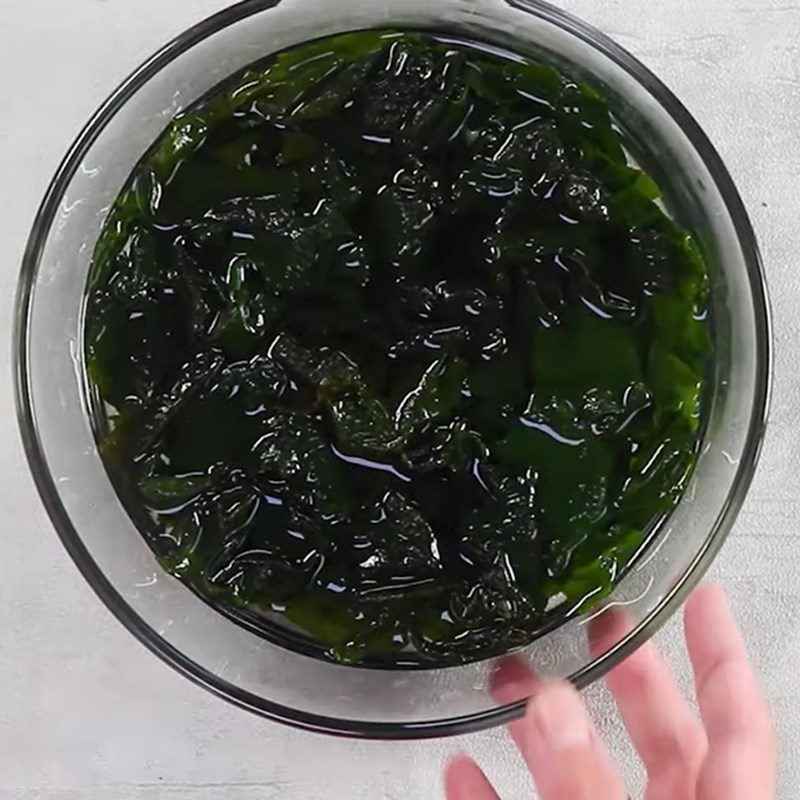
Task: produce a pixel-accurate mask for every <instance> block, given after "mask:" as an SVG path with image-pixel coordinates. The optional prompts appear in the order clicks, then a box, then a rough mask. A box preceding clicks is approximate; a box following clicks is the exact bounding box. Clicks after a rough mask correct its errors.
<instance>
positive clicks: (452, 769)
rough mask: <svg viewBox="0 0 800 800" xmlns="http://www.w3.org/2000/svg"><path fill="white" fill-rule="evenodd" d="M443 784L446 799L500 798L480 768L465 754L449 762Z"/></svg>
mask: <svg viewBox="0 0 800 800" xmlns="http://www.w3.org/2000/svg"><path fill="white" fill-rule="evenodd" d="M444 786H445V796H446V797H447V800H500V798H499V797H498V796H497V793H496V792H495V790H494V789H493V788H492V785H491V784H490V783H489V781H488V780H487V778H486V776H485V775H484V774H483V771H482V770H481V768H480V767H479V766H478V765H477V764H476V763H475V762H474V761H473V760H472V759H471V758H467V757H466V756H459V757H458V758H455V759H453V761H451V762H450V764H449V765H448V767H447V772H446V773H445V777H444Z"/></svg>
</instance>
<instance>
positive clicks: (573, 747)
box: [516, 683, 625, 800]
mask: <svg viewBox="0 0 800 800" xmlns="http://www.w3.org/2000/svg"><path fill="white" fill-rule="evenodd" d="M516 738H517V739H518V741H519V744H520V750H521V752H522V755H523V757H524V759H525V761H526V762H527V764H528V767H529V769H530V771H531V775H533V779H534V781H535V782H536V786H537V788H538V789H539V792H540V794H541V797H542V800H623V798H624V797H625V792H624V791H623V788H622V781H621V780H620V778H619V775H618V774H617V772H616V771H615V770H614V768H613V767H612V766H611V760H610V758H609V757H608V754H607V753H606V752H605V750H604V748H603V747H602V745H601V744H600V742H599V740H598V738H597V735H596V733H595V731H594V726H593V725H592V722H591V720H590V718H589V715H588V713H587V712H586V709H585V708H584V705H583V702H582V701H581V698H580V695H579V694H578V692H577V691H576V690H575V689H574V688H573V687H572V686H570V685H569V684H567V683H553V684H545V685H543V686H542V687H541V688H540V689H539V690H538V691H537V693H536V696H535V697H534V699H533V700H532V701H531V703H530V705H529V706H528V711H527V713H526V715H525V719H524V720H523V721H522V723H521V724H520V727H519V728H518V730H517V735H516Z"/></svg>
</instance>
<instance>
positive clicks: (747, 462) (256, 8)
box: [12, 0, 772, 739]
mask: <svg viewBox="0 0 800 800" xmlns="http://www.w3.org/2000/svg"><path fill="white" fill-rule="evenodd" d="M278 2H279V0H242V1H241V2H239V3H236V4H235V5H232V6H230V7H228V8H226V9H224V10H222V11H220V12H218V13H216V14H214V15H212V16H210V17H208V18H207V19H205V20H203V21H202V22H200V23H198V24H196V25H194V26H193V27H191V28H189V29H188V30H186V31H185V32H184V33H182V34H180V35H179V36H177V37H176V38H174V39H173V40H172V41H170V42H168V43H167V44H166V45H164V46H163V47H162V48H161V49H160V50H158V51H157V52H156V53H155V54H154V55H153V56H151V57H150V58H149V59H148V60H147V61H146V62H144V63H143V64H142V65H141V66H140V67H139V68H138V69H136V70H135V71H134V72H133V73H132V74H131V75H130V76H129V77H128V78H127V79H126V80H125V81H124V82H123V83H122V84H121V85H120V86H119V87H118V88H117V89H116V90H115V91H114V93H113V94H112V95H111V96H110V97H109V98H108V99H107V100H106V101H105V102H104V103H103V104H102V105H101V106H100V108H99V109H98V110H97V111H96V112H95V114H94V116H93V117H92V118H91V119H90V120H89V122H88V123H87V124H86V126H85V127H84V129H83V130H82V132H81V133H80V134H79V135H78V137H77V139H76V140H75V142H74V143H73V144H72V146H71V147H70V149H69V151H68V152H67V154H66V156H65V157H64V159H63V161H62V162H61V164H60V166H59V168H58V170H57V171H56V173H55V175H54V177H53V179H52V181H51V183H50V185H49V187H48V189H47V191H46V194H45V197H44V199H43V201H42V204H41V206H40V208H39V211H38V213H37V215H36V218H35V221H34V224H33V228H32V231H31V234H30V237H29V240H28V244H27V248H26V250H25V254H24V256H23V261H22V268H21V272H20V279H19V285H18V289H17V296H16V302H15V310H14V322H13V325H14V330H13V344H12V358H13V369H14V380H15V395H16V406H17V418H18V423H19V426H20V432H21V436H22V442H23V445H24V448H25V453H26V456H27V459H28V463H29V466H30V469H31V472H32V474H33V478H34V481H35V483H36V487H37V489H38V491H39V494H40V496H41V498H42V501H43V503H44V506H45V508H46V510H47V513H48V515H49V517H50V519H51V521H52V523H53V525H54V527H55V529H56V532H57V534H58V536H59V538H60V539H61V541H62V543H63V545H64V547H65V548H66V550H67V552H68V553H69V555H70V557H71V558H72V559H73V561H74V562H75V564H76V565H77V567H78V569H79V571H80V572H81V574H82V575H83V577H84V578H85V579H86V580H87V582H88V583H89V585H90V586H91V587H92V589H93V590H94V591H95V593H96V594H97V595H98V597H99V598H100V599H101V600H102V602H103V603H104V604H105V605H106V606H107V607H108V608H109V610H110V611H111V612H112V613H113V614H114V616H115V617H116V618H117V619H118V620H119V621H120V622H121V623H122V624H123V625H124V626H125V627H126V628H127V629H128V631H129V632H130V633H132V634H133V635H134V636H135V637H136V638H137V639H138V640H139V641H140V642H141V643H142V644H144V645H145V647H147V648H148V649H149V650H150V651H151V652H153V653H154V654H155V655H157V656H158V657H159V658H160V659H161V660H163V661H164V662H166V663H167V664H169V665H170V666H171V667H172V668H173V669H175V670H177V671H178V672H179V673H180V674H182V675H184V676H185V677H186V678H188V679H189V680H191V681H192V682H194V683H195V684H198V685H200V686H202V687H204V688H205V689H206V690H208V691H209V692H211V693H212V694H214V695H217V696H218V697H221V698H223V699H224V700H227V701H228V702H230V703H232V704H234V705H235V706H238V707H240V708H243V709H246V710H248V711H251V712H253V713H256V714H258V715H260V716H263V717H266V718H269V719H272V720H274V721H277V722H281V723H284V724H287V725H290V726H293V727H297V728H300V729H303V730H307V731H314V732H318V733H327V734H332V735H336V736H343V737H351V738H370V739H421V738H431V737H437V736H448V735H457V734H464V733H471V732H475V731H479V730H483V729H485V728H488V727H492V726H494V725H500V724H505V723H508V722H510V721H512V720H514V719H516V718H518V717H520V716H521V715H522V713H523V712H524V703H523V702H517V703H513V704H510V705H506V706H501V707H498V708H494V709H490V710H487V711H483V712H481V713H478V714H471V715H468V716H463V717H457V718H452V719H442V720H432V721H426V722H421V723H394V722H393V723H378V722H359V721H352V720H340V719H334V718H330V717H323V716H319V715H315V714H311V713H307V712H301V711H298V710H296V709H292V708H289V707H286V706H282V705H280V704H277V703H273V702H271V701H269V700H266V699H265V698H263V697H259V696H258V695H255V694H253V693H250V692H247V691H244V690H242V689H241V688H239V687H237V686H235V685H233V684H231V683H229V682H227V681H225V680H222V679H221V678H219V677H217V676H216V675H214V674H212V673H211V672H210V671H208V670H206V669H204V668H203V667H200V666H199V665H198V664H196V663H195V662H194V661H192V660H190V659H189V658H187V657H186V656H185V655H184V654H183V653H181V652H180V651H179V650H178V649H176V648H175V647H173V646H172V645H170V644H169V643H167V642H166V641H165V640H164V639H162V638H161V637H160V636H159V635H158V633H156V631H154V630H153V629H152V628H150V627H149V626H148V625H147V624H146V623H145V622H144V621H143V620H142V619H141V618H140V617H139V616H138V615H137V614H136V612H134V610H133V609H132V608H131V607H130V606H129V605H128V604H127V603H126V602H125V600H124V599H123V598H122V596H121V595H120V594H119V593H118V592H117V590H116V589H115V588H114V586H113V585H112V584H111V582H110V581H109V580H108V579H107V578H106V576H105V575H104V574H103V572H102V571H101V570H100V568H99V567H98V565H97V564H96V563H95V561H94V560H93V558H92V556H91V554H90V553H89V551H88V549H87V548H86V546H85V545H84V544H83V541H82V539H81V537H80V534H79V533H78V531H77V530H76V529H75V527H74V526H73V524H72V522H71V520H70V518H69V515H68V514H67V512H66V510H65V508H64V506H63V504H62V503H61V500H60V499H59V496H58V492H57V491H56V485H55V481H54V477H53V475H52V474H51V472H50V470H49V467H48V464H47V460H46V458H45V455H44V450H43V447H42V443H41V441H40V438H39V431H38V429H37V425H36V421H35V415H34V411H33V402H32V397H31V393H30V384H29V369H30V361H29V359H30V353H29V341H28V334H29V324H30V311H31V297H32V290H33V287H34V282H35V278H36V275H37V270H38V267H39V263H40V260H41V256H42V252H43V249H44V245H45V242H46V240H47V237H48V234H49V232H50V229H51V226H52V224H53V222H54V220H55V218H56V215H57V212H58V208H59V205H60V203H61V200H62V198H63V195H64V192H65V190H66V188H67V186H68V185H69V183H70V181H71V180H72V178H73V176H74V174H75V172H76V171H77V169H78V168H79V166H80V164H81V161H82V159H83V156H84V155H85V153H86V152H87V150H88V149H89V148H90V147H91V145H92V144H93V143H94V141H95V140H96V139H97V138H98V136H99V135H100V134H101V132H102V131H103V129H104V128H105V126H106V125H107V123H108V122H109V120H110V119H111V118H112V117H114V115H115V114H116V113H117V111H118V110H119V109H120V108H122V106H124V105H125V103H126V102H127V101H128V100H129V99H130V98H131V97H132V96H133V95H134V94H136V92H138V91H139V89H140V88H142V87H143V86H144V85H145V84H146V83H147V82H148V81H149V80H150V79H151V78H152V77H153V76H154V75H156V74H157V73H158V72H159V71H160V70H161V69H163V68H164V67H165V66H166V65H167V64H169V63H170V62H171V61H173V60H175V59H176V58H177V57H179V56H180V55H181V54H183V53H184V52H186V51H187V50H189V49H191V48H192V47H194V46H195V45H196V44H198V43H200V42H202V41H203V40H205V39H207V38H209V37H211V36H213V35H214V34H215V33H217V32H219V31H221V30H223V29H224V28H227V27H228V26H230V25H232V24H234V23H237V22H240V21H242V20H244V19H246V18H247V17H249V16H252V15H254V14H257V13H260V12H262V11H265V10H267V9H269V8H271V7H273V6H275V5H277V4H278ZM506 2H508V3H509V4H510V5H512V6H518V7H520V8H522V9H523V10H525V11H528V12H530V13H533V14H535V15H537V16H539V17H540V18H542V19H544V20H546V21H547V22H550V23H553V24H555V25H557V26H559V27H560V28H562V29H563V30H565V31H567V32H568V33H570V34H572V35H573V36H575V37H577V38H578V39H580V40H582V41H583V42H584V43H585V44H588V45H589V46H590V47H593V48H594V49H596V50H598V51H600V52H601V53H602V54H604V55H605V56H607V57H608V58H610V59H611V60H612V61H614V62H615V63H616V64H617V65H618V66H620V67H622V68H623V69H624V70H625V71H626V72H627V73H628V74H629V75H630V76H632V77H633V78H634V79H635V80H636V81H637V82H638V83H639V84H640V85H641V86H643V87H644V88H645V89H646V90H648V91H649V92H650V94H651V95H652V96H653V97H654V98H655V99H656V100H657V101H658V102H659V103H660V105H661V106H662V108H663V109H664V110H665V111H666V112H667V113H668V114H669V115H670V116H671V117H672V119H673V121H674V122H676V123H677V124H678V126H679V127H680V128H681V130H682V131H683V133H684V134H685V135H686V137H687V138H688V140H689V141H690V142H691V144H692V146H693V147H694V148H695V149H696V151H697V153H698V154H699V155H700V157H701V158H702V160H703V161H704V162H705V164H706V167H707V168H708V169H709V171H710V173H711V175H712V176H713V178H714V181H715V182H716V184H717V187H718V189H719V191H720V193H721V195H722V197H723V199H724V201H725V205H726V208H727V211H728V213H729V214H730V217H731V220H732V222H733V225H734V227H735V230H736V233H737V237H738V240H739V245H740V247H741V248H742V252H743V256H744V259H745V262H746V267H747V272H748V278H749V282H750V288H751V291H752V293H753V300H754V312H755V325H756V338H755V347H756V369H757V375H756V390H755V395H754V397H753V406H752V412H751V417H750V423H749V428H748V433H747V441H746V445H745V450H744V457H743V458H742V459H741V462H740V464H739V467H738V470H737V472H736V475H735V478H734V481H733V483H732V488H731V491H730V492H729V494H728V497H727V500H726V503H725V505H724V507H723V509H722V511H721V513H720V515H719V516H718V518H717V521H716V524H715V525H714V526H713V528H712V529H711V530H710V532H709V534H708V535H707V537H706V539H705V541H704V542H703V545H702V547H701V548H700V549H699V550H698V552H697V554H696V555H695V557H694V559H693V560H692V562H691V564H690V565H689V567H688V569H687V570H686V571H685V572H684V573H683V575H682V577H681V579H680V580H678V581H677V583H676V584H675V586H674V587H673V588H672V590H671V591H670V592H669V593H668V594H667V595H665V597H663V598H662V600H661V602H660V603H659V604H658V605H657V606H656V607H655V608H654V609H653V611H652V612H651V613H650V614H649V615H648V616H647V617H646V618H645V619H644V620H642V621H641V622H640V623H639V624H638V625H637V626H636V628H635V629H634V630H633V631H632V632H631V633H630V634H628V636H627V637H625V638H624V639H623V640H622V641H620V642H619V643H618V644H617V645H616V646H615V647H614V648H612V649H611V650H609V651H608V652H607V653H605V654H604V655H603V656H602V657H601V658H598V659H595V660H593V661H592V662H591V663H589V664H587V665H586V666H584V667H583V668H582V669H581V670H579V671H578V672H576V673H575V674H573V675H571V676H570V680H571V681H572V682H573V683H574V684H575V685H576V686H577V687H578V688H583V687H585V686H587V685H588V684H590V683H592V682H593V681H595V680H597V679H599V678H601V677H603V676H604V675H605V674H606V673H607V672H608V671H610V670H611V669H612V668H613V667H614V666H616V665H617V664H618V663H620V662H621V661H623V660H624V659H625V658H627V657H628V656H629V655H630V654H631V653H632V652H633V651H634V650H636V648H638V647H639V646H640V645H642V644H643V643H644V642H645V641H647V640H648V639H649V638H650V637H651V636H653V635H654V634H655V633H656V632H657V631H658V630H659V628H661V627H662V625H663V624H664V623H665V622H666V621H667V619H669V617H670V616H671V615H672V613H673V612H674V611H675V610H676V609H677V608H678V607H679V606H680V605H681V604H682V603H683V601H684V600H685V599H686V597H687V596H688V594H689V593H690V592H691V590H692V589H693V588H694V587H695V586H696V585H697V583H698V582H699V581H700V580H701V578H702V577H703V575H704V574H705V572H706V571H707V569H708V567H709V566H710V564H711V562H712V561H713V559H714V557H715V556H716V555H717V553H718V552H719V550H720V548H721V547H722V545H723V543H724V541H725V539H726V538H727V535H728V533H729V532H730V530H731V528H732V526H733V523H734V521H735V519H736V517H737V515H738V513H739V510H740V508H741V506H742V503H743V502H744V498H745V496H746V494H747V491H748V489H749V487H750V484H751V482H752V479H753V475H754V473H755V470H756V466H757V463H758V459H759V455H760V452H761V447H762V443H763V439H764V434H765V431H766V424H767V417H768V413H769V405H770V394H771V368H772V357H771V350H772V334H771V330H772V328H771V315H770V306H769V300H768V294H767V288H766V279H765V274H764V269H763V263H762V260H761V256H760V253H759V248H758V243H757V241H756V237H755V233H754V231H753V227H752V224H751V222H750V220H749V218H748V215H747V211H746V209H745V206H744V203H743V202H742V199H741V197H740V195H739V192H738V190H737V188H736V186H735V184H734V182H733V179H732V178H731V176H730V174H729V172H728V170H727V168H726V167H725V165H724V163H723V161H722V159H721V158H720V156H719V154H718V153H717V151H716V149H715V148H714V146H713V145H712V143H711V142H710V140H709V139H708V137H707V136H706V134H705V133H704V132H703V130H702V129H701V128H700V126H699V124H698V123H697V122H696V121H695V119H694V118H693V117H692V115H691V114H690V113H689V111H688V110H687V109H686V108H685V107H684V106H683V104H682V103H681V102H680V100H678V98H677V97H676V96H675V95H674V94H673V93H672V92H671V91H670V90H669V89H668V88H667V87H666V86H665V85H664V84H663V83H662V82H661V81H660V80H659V79H658V78H657V77H656V76H655V75H654V74H653V73H652V72H651V71H650V70H649V69H648V68H647V67H645V66H644V65H643V64H642V63H641V62H639V61H638V60H637V59H636V58H634V56H633V55H631V54H630V53H629V52H628V51H627V50H625V49H624V48H623V47H621V46H620V45H618V44H617V43H616V42H615V41H613V40H612V39H611V38H610V37H608V36H606V35H605V34H604V33H602V32H601V31H599V30H598V29H596V28H595V27H593V26H592V25H590V24H588V23H586V22H584V21H582V20H581V19H579V18H577V17H575V16H573V15H571V14H569V13H566V12H564V11H562V10H560V9H558V8H556V7H554V6H551V5H550V4H549V3H546V2H542V0H506Z"/></svg>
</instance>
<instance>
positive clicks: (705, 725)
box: [445, 586, 776, 800]
mask: <svg viewBox="0 0 800 800" xmlns="http://www.w3.org/2000/svg"><path fill="white" fill-rule="evenodd" d="M628 624H629V620H628V619H627V618H626V617H625V615H624V614H622V613H618V614H616V615H614V614H608V613H606V614H603V615H602V616H601V617H600V618H599V621H598V622H597V623H596V624H595V626H594V628H593V630H592V632H591V638H592V642H593V646H594V647H595V648H596V649H597V650H598V651H602V650H604V649H605V648H604V646H603V642H604V641H606V640H607V639H609V638H610V639H612V640H618V639H619V637H620V634H621V633H624V628H625V626H627V625H628ZM684 630H685V633H686V643H687V646H688V649H689V656H690V658H691V662H692V667H693V670H694V676H695V688H696V692H697V702H698V707H699V709H700V716H701V718H702V722H701V721H700V720H698V719H696V717H695V715H694V714H693V713H692V711H691V710H690V708H689V706H688V704H687V703H686V702H685V701H684V700H683V698H682V697H681V694H680V692H679V691H678V688H677V686H676V685H675V683H674V681H673V679H672V676H671V674H670V671H669V669H668V668H667V666H666V664H665V662H664V661H663V660H662V659H661V657H660V656H659V655H658V653H657V652H656V650H655V648H654V646H653V645H652V644H647V645H645V646H644V647H642V648H640V649H639V650H638V651H637V652H636V653H635V654H634V655H633V656H631V657H630V658H629V659H628V660H627V661H625V662H624V663H622V664H621V665H620V666H618V667H617V668H616V669H614V670H613V671H612V672H611V673H610V674H609V676H608V686H609V689H610V690H611V693H612V694H613V695H614V699H615V700H616V703H617V706H618V708H619V711H620V714H621V716H622V719H623V721H624V722H625V727H626V728H627V730H628V733H629V735H630V737H631V739H632V741H633V744H634V745H635V747H636V750H637V751H638V753H639V755H640V757H641V759H642V761H643V763H644V766H645V768H646V770H647V775H648V786H647V791H646V794H645V800H774V797H775V761H776V755H775V739H774V733H773V728H772V721H771V718H770V713H769V710H768V707H767V704H766V702H765V700H764V698H763V697H762V695H761V692H760V690H759V688H758V684H757V682H756V679H755V676H754V674H753V670H752V668H751V667H750V663H749V660H748V657H747V653H746V651H745V647H744V643H743V641H742V638H741V635H740V634H739V631H738V629H737V627H736V624H735V623H734V621H733V618H732V617H731V614H730V611H729V610H728V605H727V601H726V599H725V595H724V593H723V592H722V590H721V589H719V588H718V587H716V586H705V587H703V588H701V589H698V590H697V591H695V593H694V594H693V595H692V597H691V598H690V599H689V602H688V603H687V605H686V611H685V616H684ZM494 693H495V695H496V697H497V699H498V701H499V702H503V703H508V702H513V701H515V700H517V699H520V698H522V697H531V698H532V699H531V701H530V702H529V704H528V711H527V713H526V715H525V717H524V719H521V720H519V721H518V722H514V723H513V724H512V725H511V726H510V728H509V730H510V733H511V736H512V738H513V739H514V741H515V742H516V744H517V747H518V748H519V750H520V752H521V754H522V756H523V758H524V760H525V762H526V764H527V766H528V768H529V769H530V771H531V774H532V776H533V779H534V781H535V783H536V787H537V789H538V791H539V794H540V797H541V800H627V797H628V794H627V792H626V791H625V788H624V786H623V783H622V779H621V778H620V775H619V772H618V771H617V769H616V767H615V766H614V763H613V761H612V759H611V757H610V755H609V753H608V751H607V750H606V748H605V746H604V745H603V743H602V742H601V741H600V740H599V738H598V737H597V734H596V732H595V730H594V726H593V725H592V722H591V719H590V718H589V715H588V713H587V711H586V709H585V708H584V706H583V703H582V701H581V698H580V695H579V694H578V692H576V691H575V690H574V689H573V688H572V687H571V686H570V685H569V684H566V683H541V682H540V681H538V680H537V679H536V678H535V677H534V676H533V675H532V674H531V673H530V671H528V669H527V667H526V666H525V665H524V664H523V663H522V662H521V661H520V660H515V659H509V660H507V661H506V662H505V663H504V664H503V665H502V667H501V668H500V670H499V672H498V675H497V679H496V681H495V685H494ZM445 785H446V793H447V800H499V797H498V795H497V793H496V792H495V790H494V789H493V788H492V786H491V784H490V783H489V781H488V780H487V779H486V777H485V776H484V774H483V772H482V771H481V769H480V767H478V765H477V764H475V762H473V761H472V760H470V759H469V758H466V757H460V758H457V759H455V760H454V761H453V762H452V763H451V764H450V765H449V766H448V769H447V774H446V776H445Z"/></svg>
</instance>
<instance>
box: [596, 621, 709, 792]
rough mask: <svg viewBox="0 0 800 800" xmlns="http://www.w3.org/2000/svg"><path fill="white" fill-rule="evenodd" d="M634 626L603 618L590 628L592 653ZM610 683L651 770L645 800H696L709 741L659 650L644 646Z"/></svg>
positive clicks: (613, 672) (610, 643) (616, 671)
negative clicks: (683, 799) (696, 790)
mask: <svg viewBox="0 0 800 800" xmlns="http://www.w3.org/2000/svg"><path fill="white" fill-rule="evenodd" d="M631 626H632V621H631V619H630V616H629V615H628V614H626V613H625V612H623V611H619V610H616V609H614V610H611V611H606V612H605V613H604V614H601V615H600V616H599V617H597V618H596V619H595V620H594V621H593V624H592V630H591V642H592V650H593V651H594V653H595V654H598V653H603V652H605V651H606V650H608V649H609V646H610V645H613V644H616V643H617V642H619V641H620V640H621V639H622V638H623V637H624V636H625V635H627V634H628V632H629V631H630V629H631ZM606 681H607V684H608V688H609V690H610V691H611V693H612V695H613V696H614V699H615V701H616V703H617V706H618V707H619V710H620V714H621V715H622V719H623V721H624V723H625V727H626V728H627V730H628V733H629V735H630V737H631V740H632V741H633V744H634V746H635V747H636V750H637V751H638V753H639V755H640V756H641V759H642V762H643V763H644V766H645V768H646V770H647V775H648V779H649V781H648V789H647V795H646V797H647V800H673V799H674V798H676V797H680V798H692V797H694V791H695V786H696V784H697V778H698V775H699V774H700V769H701V767H702V764H703V761H704V759H705V754H706V747H707V743H706V736H705V733H704V732H703V729H702V727H701V725H700V723H699V722H698V721H697V720H696V719H695V717H694V715H693V714H692V712H691V710H690V708H689V706H688V705H687V703H686V702H685V700H684V699H683V697H682V696H681V693H680V691H679V690H678V687H677V685H676V684H675V681H674V680H673V678H672V674H671V673H670V670H669V668H668V667H667V665H666V664H665V663H664V661H663V660H662V659H661V658H660V656H659V655H658V652H657V651H656V648H655V646H654V645H653V644H652V643H647V644H645V645H643V646H642V647H640V648H639V649H638V650H637V651H636V652H635V653H634V654H633V655H632V656H630V657H629V658H628V659H627V660H625V661H624V662H622V664H620V665H619V666H618V667H616V668H615V669H614V670H612V671H611V672H610V673H609V675H608V676H607V678H606Z"/></svg>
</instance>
